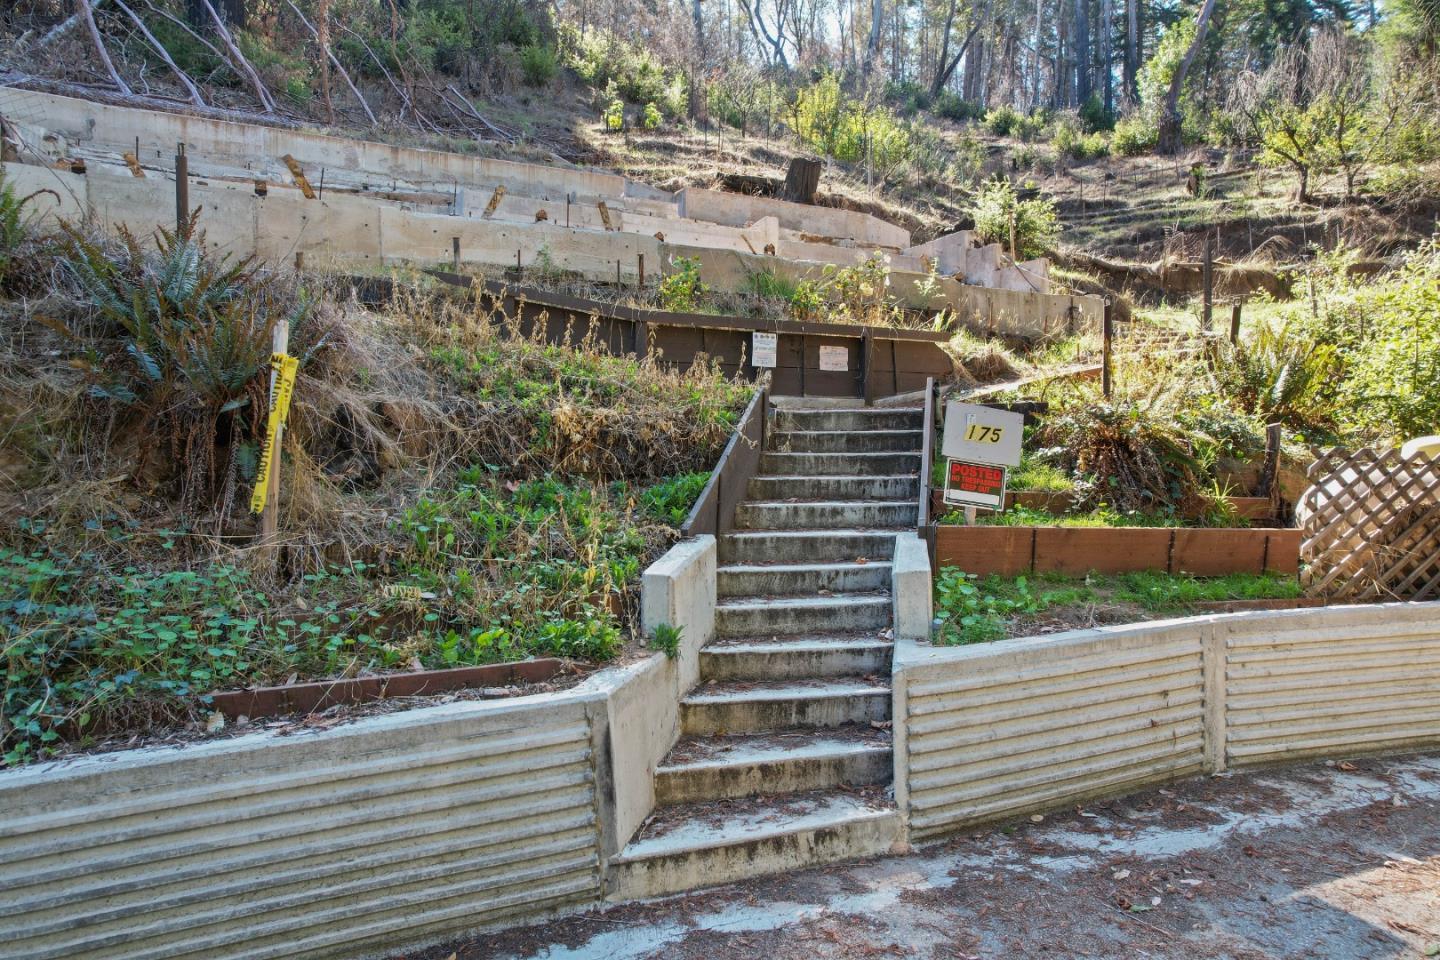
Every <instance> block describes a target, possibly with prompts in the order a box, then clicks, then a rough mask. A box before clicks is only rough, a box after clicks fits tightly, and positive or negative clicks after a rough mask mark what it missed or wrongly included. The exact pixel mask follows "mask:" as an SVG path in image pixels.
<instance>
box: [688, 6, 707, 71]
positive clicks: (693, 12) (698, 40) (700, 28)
mask: <svg viewBox="0 0 1440 960" xmlns="http://www.w3.org/2000/svg"><path fill="white" fill-rule="evenodd" d="M690 19H692V20H693V21H695V59H696V60H697V62H699V63H700V64H701V65H703V64H704V63H705V12H704V11H703V10H702V9H701V8H700V0H690Z"/></svg>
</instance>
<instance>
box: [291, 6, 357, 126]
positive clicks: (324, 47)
mask: <svg viewBox="0 0 1440 960" xmlns="http://www.w3.org/2000/svg"><path fill="white" fill-rule="evenodd" d="M285 2H286V3H287V4H289V6H290V9H291V10H294V11H295V16H297V17H299V18H300V22H301V23H303V24H305V29H306V30H309V31H310V36H312V37H314V38H315V42H316V43H318V44H320V47H321V52H322V54H323V55H324V56H325V57H326V58H328V59H329V61H330V62H331V63H333V64H334V65H335V69H336V70H339V71H340V78H341V79H342V80H344V81H345V86H347V87H349V88H350V92H351V93H353V94H354V95H355V99H356V100H359V101H360V106H361V107H363V108H364V110H365V116H367V117H369V118H370V125H371V126H376V125H378V124H379V123H380V121H378V120H376V119H375V113H374V111H372V110H371V109H370V104H369V103H367V102H366V100H365V98H364V97H363V96H361V95H360V91H359V90H358V89H356V87H355V81H353V80H351V79H350V74H349V73H347V72H346V70H345V68H344V67H343V66H342V65H341V64H340V60H339V58H338V57H336V56H335V54H334V52H333V51H331V49H330V44H329V43H328V42H325V41H323V40H322V39H321V37H320V31H319V30H316V29H315V27H313V26H312V25H311V23H310V21H309V20H306V19H305V14H303V13H301V12H300V8H299V7H297V6H295V3H294V0H285ZM326 12H327V13H328V10H327V11H326ZM367 49H368V48H367Z"/></svg>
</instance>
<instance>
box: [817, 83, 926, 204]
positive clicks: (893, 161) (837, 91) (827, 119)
mask: <svg viewBox="0 0 1440 960" xmlns="http://www.w3.org/2000/svg"><path fill="white" fill-rule="evenodd" d="M790 113H791V120H790V126H791V128H792V129H793V130H794V131H795V134H796V136H798V137H799V138H800V139H801V140H803V141H804V142H805V143H807V144H809V145H810V146H812V147H814V148H815V149H816V150H819V151H820V152H821V153H824V154H825V155H826V156H829V157H834V158H835V159H836V160H840V161H843V162H845V163H868V164H870V165H871V166H872V167H873V169H874V170H875V172H876V174H877V175H878V176H880V177H881V179H883V178H885V177H886V176H888V175H889V174H890V173H891V172H892V171H894V170H895V169H897V168H898V167H899V166H900V165H901V164H902V163H904V162H905V161H906V160H907V159H908V156H909V153H910V149H911V134H910V131H909V130H908V129H907V128H906V126H905V125H904V124H902V123H901V122H900V120H899V119H898V118H897V117H896V116H895V114H893V113H892V112H890V111H889V110H887V109H885V108H884V107H867V106H866V105H865V104H864V103H863V102H862V101H859V100H853V99H851V98H850V97H848V96H847V95H846V94H845V92H844V90H842V89H841V87H840V80H839V78H838V77H836V76H835V75H834V74H830V73H827V74H825V75H824V76H823V77H821V78H820V79H819V80H817V81H815V82H814V83H813V84H811V85H810V86H808V87H806V88H804V89H803V90H801V91H800V92H799V94H798V95H797V96H796V99H795V103H794V104H793V105H792V106H791V108H790Z"/></svg>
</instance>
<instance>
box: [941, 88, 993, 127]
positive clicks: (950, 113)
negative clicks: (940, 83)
mask: <svg viewBox="0 0 1440 960" xmlns="http://www.w3.org/2000/svg"><path fill="white" fill-rule="evenodd" d="M931 109H932V110H933V112H934V113H935V114H936V115H937V116H941V117H944V118H945V119H946V120H954V121H956V122H957V123H958V122H963V121H966V120H979V119H981V118H982V117H984V115H985V112H984V111H983V110H981V109H980V106H979V104H977V103H975V102H974V101H972V100H966V99H964V98H963V97H961V96H960V95H959V94H958V93H953V92H951V91H949V90H944V91H941V93H940V96H938V97H936V98H935V103H934V106H933V107H932V108H931Z"/></svg>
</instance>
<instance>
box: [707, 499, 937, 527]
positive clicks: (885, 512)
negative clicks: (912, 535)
mask: <svg viewBox="0 0 1440 960" xmlns="http://www.w3.org/2000/svg"><path fill="white" fill-rule="evenodd" d="M919 511H920V506H919V501H918V500H871V501H866V500H799V501H794V502H791V501H787V500H747V501H745V502H743V503H741V504H740V505H739V506H738V507H736V508H735V528H736V529H737V530H839V529H862V530H870V529H883V528H891V529H895V530H900V529H904V528H907V527H914V526H915V525H916V524H917V523H919V522H920V520H919Z"/></svg>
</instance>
